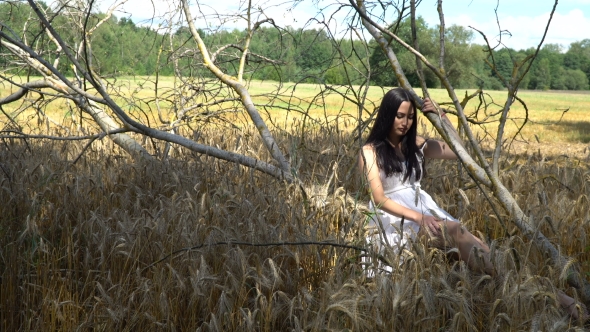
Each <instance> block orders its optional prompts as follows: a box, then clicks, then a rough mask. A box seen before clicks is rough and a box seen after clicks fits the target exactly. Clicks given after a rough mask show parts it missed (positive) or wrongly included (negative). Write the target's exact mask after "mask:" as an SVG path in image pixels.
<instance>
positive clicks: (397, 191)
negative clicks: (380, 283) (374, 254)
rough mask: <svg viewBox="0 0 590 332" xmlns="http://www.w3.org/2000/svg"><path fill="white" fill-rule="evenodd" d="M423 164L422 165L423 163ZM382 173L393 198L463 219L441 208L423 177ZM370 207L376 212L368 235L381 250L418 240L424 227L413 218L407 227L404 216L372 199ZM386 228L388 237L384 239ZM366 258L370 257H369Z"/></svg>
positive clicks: (442, 215)
mask: <svg viewBox="0 0 590 332" xmlns="http://www.w3.org/2000/svg"><path fill="white" fill-rule="evenodd" d="M424 146H426V144H424V145H423V146H422V148H421V150H423V149H424ZM420 167H422V166H421V165H420ZM404 169H405V164H404ZM422 174H423V172H422ZM379 176H380V178H381V183H382V185H383V191H384V193H385V196H387V197H388V198H389V199H391V200H392V201H394V202H396V203H398V204H400V205H402V206H404V207H406V208H409V209H412V210H414V211H418V212H420V213H422V214H424V215H430V216H435V217H437V218H439V219H442V220H447V221H454V222H459V220H457V219H455V218H453V217H452V216H451V215H450V214H449V213H448V212H447V211H445V210H443V209H441V208H440V207H439V206H438V205H437V204H436V203H435V202H434V200H433V199H432V197H431V196H430V195H429V194H428V193H426V192H425V191H423V190H421V188H420V179H416V177H415V174H414V173H412V175H411V176H410V177H409V178H408V179H407V180H406V181H405V182H404V181H403V178H404V175H403V173H395V174H393V175H391V176H389V177H386V176H385V172H384V171H382V170H381V171H380V172H379ZM369 208H370V211H371V212H372V214H371V215H372V216H371V217H370V218H369V223H368V228H369V235H368V236H367V238H366V240H367V242H368V243H369V244H372V245H373V247H374V249H376V250H377V251H378V252H382V249H383V246H384V245H386V244H389V245H390V246H391V247H392V248H393V249H394V251H396V252H397V253H398V254H399V253H400V252H401V250H402V249H403V248H406V249H409V247H408V239H412V240H414V239H415V238H416V236H417V234H418V231H419V230H420V225H418V224H417V223H416V222H414V221H412V220H408V219H405V220H404V223H403V229H401V228H402V225H401V220H402V218H400V217H398V216H394V215H392V214H389V213H387V212H385V211H383V210H381V209H379V208H378V207H375V206H373V204H372V202H371V203H369ZM379 222H380V223H381V225H382V226H383V230H382V229H381V227H379V225H378V223H379ZM383 232H384V233H385V237H386V238H387V239H384V237H383ZM365 262H368V261H367V260H365ZM382 268H383V269H386V270H389V271H391V267H388V266H385V267H382Z"/></svg>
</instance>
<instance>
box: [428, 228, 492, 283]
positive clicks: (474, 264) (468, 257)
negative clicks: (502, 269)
mask: <svg viewBox="0 0 590 332" xmlns="http://www.w3.org/2000/svg"><path fill="white" fill-rule="evenodd" d="M440 229H441V231H443V230H444V231H446V234H447V236H448V237H450V239H448V240H451V241H450V243H446V244H445V241H444V238H443V235H442V234H438V235H437V236H432V235H430V239H431V241H433V242H432V245H433V246H435V247H440V248H442V247H446V246H448V245H449V244H451V245H452V246H454V247H456V248H457V249H458V250H459V258H460V259H461V260H463V261H465V262H467V264H468V265H469V267H471V268H472V269H480V268H481V265H480V264H479V262H478V261H477V260H478V258H477V257H476V255H475V252H474V248H475V249H477V250H479V251H480V253H481V257H482V258H483V263H484V267H483V272H485V273H487V274H489V275H491V276H495V275H496V273H495V270H494V266H493V265H492V262H491V261H490V248H489V247H488V246H487V245H486V244H485V243H484V242H483V241H482V240H480V239H479V238H477V237H476V236H474V235H473V234H471V233H470V232H469V231H468V230H466V229H465V228H463V227H462V226H461V224H459V223H457V222H441V223H440ZM421 231H422V229H421Z"/></svg>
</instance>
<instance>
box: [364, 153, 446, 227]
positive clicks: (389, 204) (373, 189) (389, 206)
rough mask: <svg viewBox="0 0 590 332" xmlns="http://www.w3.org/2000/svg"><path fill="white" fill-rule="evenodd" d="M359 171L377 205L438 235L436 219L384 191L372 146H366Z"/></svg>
mask: <svg viewBox="0 0 590 332" xmlns="http://www.w3.org/2000/svg"><path fill="white" fill-rule="evenodd" d="M358 163H359V169H360V170H361V171H362V174H363V176H364V177H365V179H366V180H367V182H368V185H369V191H370V193H371V196H372V197H373V201H374V203H375V205H376V206H377V207H378V208H379V209H381V210H383V211H385V212H387V213H389V214H392V215H395V216H398V217H402V216H403V217H404V218H406V219H409V220H412V221H415V222H416V223H418V224H419V225H422V226H426V227H428V229H429V230H430V231H431V232H433V233H435V234H437V233H438V231H439V229H440V226H439V225H438V222H436V218H434V217H432V216H425V215H423V214H422V213H420V212H418V211H414V210H412V209H408V208H406V207H405V206H402V205H400V204H399V203H397V202H395V201H393V200H391V199H390V198H388V197H387V196H386V195H385V193H384V191H383V184H382V183H381V178H380V177H379V167H377V159H376V155H375V150H374V148H373V147H372V146H367V145H366V146H364V147H363V148H362V150H361V153H360V155H359V161H358Z"/></svg>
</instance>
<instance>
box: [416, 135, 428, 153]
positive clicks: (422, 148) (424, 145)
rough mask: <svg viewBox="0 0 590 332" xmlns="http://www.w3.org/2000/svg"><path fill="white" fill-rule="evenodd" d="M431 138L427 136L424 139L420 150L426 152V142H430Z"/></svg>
mask: <svg viewBox="0 0 590 332" xmlns="http://www.w3.org/2000/svg"><path fill="white" fill-rule="evenodd" d="M428 141H429V139H428V138H426V139H424V143H422V145H420V147H418V148H419V149H420V152H422V153H424V148H425V147H426V143H428Z"/></svg>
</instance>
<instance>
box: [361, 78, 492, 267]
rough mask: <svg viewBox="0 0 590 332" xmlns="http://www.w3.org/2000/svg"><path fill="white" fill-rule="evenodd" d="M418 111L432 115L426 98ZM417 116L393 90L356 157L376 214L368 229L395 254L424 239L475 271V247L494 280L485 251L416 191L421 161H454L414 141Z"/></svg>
mask: <svg viewBox="0 0 590 332" xmlns="http://www.w3.org/2000/svg"><path fill="white" fill-rule="evenodd" d="M422 112H424V113H428V112H434V113H436V112H437V110H436V108H435V107H434V104H433V103H432V101H430V100H429V99H425V100H424V105H423V107H422ZM440 116H445V115H444V113H442V114H440ZM416 117H417V113H416V106H415V105H414V102H413V100H412V98H411V96H410V94H409V93H408V91H406V90H404V89H402V88H397V89H393V90H390V91H389V92H387V93H386V94H385V96H384V97H383V100H382V101H381V106H380V107H379V110H378V112H377V118H376V119H375V124H374V125H373V128H372V129H371V132H370V133H369V137H368V138H367V142H366V144H365V145H364V146H363V149H362V154H361V157H360V158H359V165H360V168H361V169H362V170H364V173H365V175H366V178H367V180H368V184H369V187H370V190H371V194H372V196H373V202H372V204H371V205H372V206H371V208H372V209H373V208H374V207H375V206H373V203H374V204H375V205H376V206H377V207H378V209H376V211H375V212H376V215H377V216H378V217H377V218H372V219H371V221H370V223H371V226H373V227H375V228H376V230H377V232H378V233H379V234H383V233H384V234H383V235H385V236H386V239H385V240H384V241H379V243H381V242H385V243H388V244H389V245H390V246H393V247H394V248H395V249H398V250H400V249H401V248H402V247H403V246H406V245H407V241H408V240H409V239H412V240H413V239H415V238H416V237H417V236H428V237H429V238H430V241H431V244H432V245H434V246H437V247H443V246H452V247H456V248H457V249H458V250H459V258H460V259H462V260H464V261H466V262H467V263H468V264H469V265H470V266H471V267H472V268H474V269H477V268H478V264H477V260H476V258H475V257H474V255H473V249H474V248H476V249H477V250H479V251H480V252H482V256H483V257H484V267H483V268H484V270H485V272H486V273H488V274H491V275H493V274H494V269H493V267H492V264H491V263H490V260H489V258H488V253H489V251H490V249H489V248H488V246H487V245H486V244H485V243H483V242H482V241H481V240H480V239H478V238H477V237H475V236H473V234H471V233H470V232H469V231H467V230H465V229H464V228H462V226H461V224H460V223H459V221H458V220H457V219H455V218H453V217H452V216H451V215H450V214H449V213H448V212H446V211H445V210H443V209H441V208H440V207H439V206H438V205H437V204H436V203H435V202H434V201H433V200H432V198H431V197H430V195H428V194H427V193H425V192H424V191H422V190H420V180H421V179H422V178H423V176H424V169H423V161H424V158H436V159H456V158H457V156H456V155H455V153H454V152H453V151H452V150H451V149H450V148H449V146H448V145H447V144H446V143H444V142H440V141H436V140H425V139H424V138H422V137H420V136H417V134H416V131H417V126H418V121H417V120H416ZM402 218H403V225H402ZM378 222H380V223H381V225H378V224H377V223H378ZM443 230H444V231H445V232H446V234H444V235H443ZM444 239H446V241H445V240H444Z"/></svg>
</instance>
